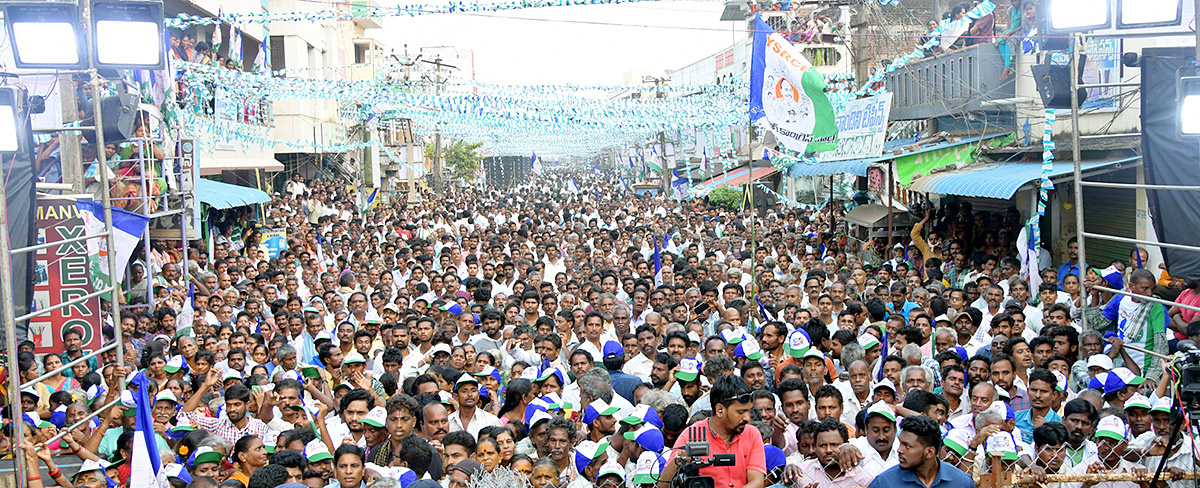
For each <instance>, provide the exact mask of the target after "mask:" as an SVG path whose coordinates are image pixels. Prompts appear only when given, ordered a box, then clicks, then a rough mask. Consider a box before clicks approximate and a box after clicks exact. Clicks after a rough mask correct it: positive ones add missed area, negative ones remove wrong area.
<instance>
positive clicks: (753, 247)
mask: <svg viewBox="0 0 1200 488" xmlns="http://www.w3.org/2000/svg"><path fill="white" fill-rule="evenodd" d="M746 135H748V136H749V137H748V142H747V143H746V155H747V158H746V159H747V160H748V163H747V164H746V169H748V170H749V172H747V174H746V176H748V177H749V180H748V181H747V182H746V192H747V193H748V194H747V196H748V197H749V198H750V298H754V299H757V298H758V277H757V276H755V274H754V270H756V269H758V253H756V252H755V251H757V250H758V241H757V236H756V235H755V232H754V231H755V229H754V214H755V210H757V209H755V208H754V117H753V114H752V116H751V118H750V123H749V124H748V125H747V126H746ZM764 318H765V317H764Z"/></svg>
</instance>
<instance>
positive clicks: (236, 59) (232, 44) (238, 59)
mask: <svg viewBox="0 0 1200 488" xmlns="http://www.w3.org/2000/svg"><path fill="white" fill-rule="evenodd" d="M228 57H229V59H230V60H232V61H233V64H234V66H235V67H236V68H237V69H242V66H243V65H244V64H245V62H243V61H242V30H241V29H238V28H237V27H231V28H230V31H229V56H228Z"/></svg>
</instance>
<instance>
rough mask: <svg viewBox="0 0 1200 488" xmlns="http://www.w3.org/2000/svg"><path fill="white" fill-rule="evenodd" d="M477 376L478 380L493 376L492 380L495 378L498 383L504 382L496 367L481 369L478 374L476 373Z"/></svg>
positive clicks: (489, 366)
mask: <svg viewBox="0 0 1200 488" xmlns="http://www.w3.org/2000/svg"><path fill="white" fill-rule="evenodd" d="M475 376H476V377H478V378H482V377H485V376H491V377H492V378H495V380H496V381H500V382H503V381H502V377H501V375H500V370H498V369H496V368H495V367H494V366H491V365H488V366H484V367H483V368H481V369H480V370H479V371H478V372H476V373H475Z"/></svg>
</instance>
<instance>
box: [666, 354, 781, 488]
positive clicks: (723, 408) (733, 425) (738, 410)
mask: <svg viewBox="0 0 1200 488" xmlns="http://www.w3.org/2000/svg"><path fill="white" fill-rule="evenodd" d="M708 394H709V399H710V400H711V402H712V408H713V411H712V416H710V417H709V418H707V419H704V420H701V421H699V422H696V424H694V425H693V426H692V427H689V428H687V429H684V431H683V434H681V435H680V436H679V439H678V440H677V441H675V450H673V451H671V457H670V458H668V459H667V465H666V468H664V469H663V472H662V475H661V476H659V478H658V487H659V488H667V487H669V486H670V485H671V479H672V478H674V477H675V473H676V472H677V471H678V469H679V465H677V464H676V463H674V462H673V460H674V459H675V456H676V454H678V453H679V452H681V451H680V450H681V449H682V448H683V447H684V445H686V444H687V443H688V442H691V441H696V442H706V443H708V445H709V455H710V456H712V455H716V454H726V453H729V454H733V455H734V460H735V461H734V462H735V464H734V465H733V466H709V467H706V468H702V469H701V470H700V474H701V475H702V476H711V477H712V478H713V486H714V487H715V488H741V487H745V488H763V486H764V484H765V482H766V476H767V459H766V454H765V453H764V451H763V442H762V434H760V433H759V431H758V429H756V428H754V426H752V425H750V408H751V407H753V402H754V400H753V398H752V397H751V391H750V387H749V386H747V385H746V381H745V380H743V379H742V378H741V377H740V376H734V375H729V376H725V377H723V378H721V379H719V380H717V382H716V383H715V384H714V385H713V386H712V389H711V390H709V393H708Z"/></svg>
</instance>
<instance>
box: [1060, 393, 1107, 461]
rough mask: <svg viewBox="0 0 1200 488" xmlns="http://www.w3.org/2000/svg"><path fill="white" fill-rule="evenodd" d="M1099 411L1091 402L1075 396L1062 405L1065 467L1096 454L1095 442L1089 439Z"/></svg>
mask: <svg viewBox="0 0 1200 488" xmlns="http://www.w3.org/2000/svg"><path fill="white" fill-rule="evenodd" d="M1099 417H1100V412H1098V411H1096V406H1095V405H1092V403H1091V402H1089V401H1087V400H1085V399H1082V398H1076V399H1074V400H1071V401H1069V402H1067V406H1066V407H1063V425H1064V426H1066V428H1067V445H1066V448H1067V459H1066V462H1065V464H1066V466H1067V467H1072V468H1073V467H1075V466H1077V465H1079V464H1080V463H1082V462H1083V460H1084V459H1085V458H1087V457H1090V456H1095V455H1096V443H1095V442H1093V441H1092V440H1091V438H1092V433H1093V432H1095V430H1096V421H1097V420H1098V419H1099Z"/></svg>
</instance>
